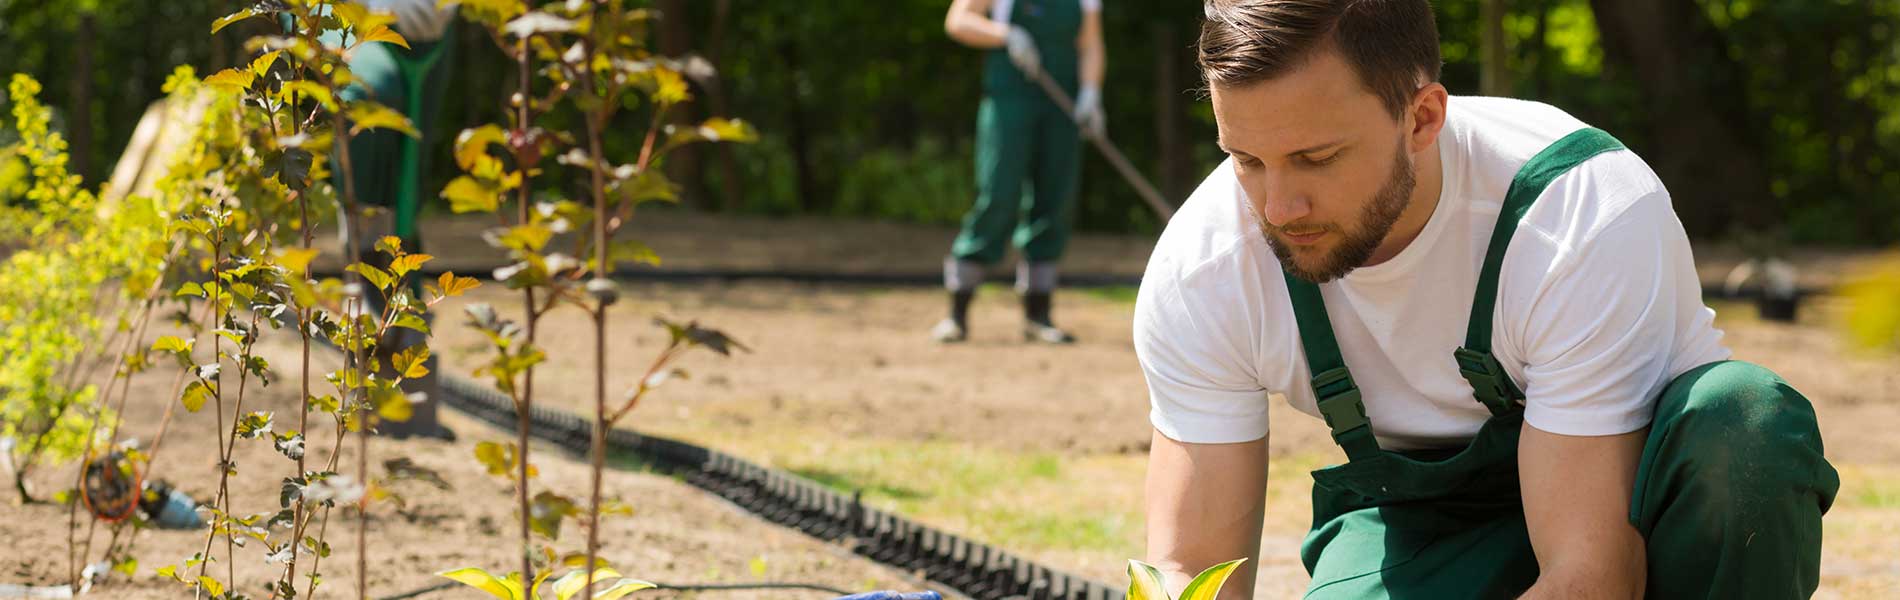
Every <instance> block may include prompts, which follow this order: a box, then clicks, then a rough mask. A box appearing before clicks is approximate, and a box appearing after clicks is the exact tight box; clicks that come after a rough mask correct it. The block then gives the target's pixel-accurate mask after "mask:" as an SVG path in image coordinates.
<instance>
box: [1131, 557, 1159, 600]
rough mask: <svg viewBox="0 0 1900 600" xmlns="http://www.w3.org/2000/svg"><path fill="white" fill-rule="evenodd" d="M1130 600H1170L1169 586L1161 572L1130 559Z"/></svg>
mask: <svg viewBox="0 0 1900 600" xmlns="http://www.w3.org/2000/svg"><path fill="white" fill-rule="evenodd" d="M1128 600H1169V599H1168V584H1167V581H1166V580H1165V579H1163V578H1162V576H1161V570H1160V569H1156V568H1154V567H1153V566H1152V565H1149V564H1148V563H1145V562H1141V561H1139V560H1135V559H1132V558H1131V559H1128Z"/></svg>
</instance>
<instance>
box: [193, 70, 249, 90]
mask: <svg viewBox="0 0 1900 600" xmlns="http://www.w3.org/2000/svg"><path fill="white" fill-rule="evenodd" d="M256 80H257V75H256V74H255V73H252V72H250V71H239V70H237V69H225V70H223V71H218V72H217V74H214V75H212V76H210V77H206V78H205V84H206V85H212V86H217V87H222V88H231V89H235V90H239V91H242V90H247V89H250V88H251V82H253V81H256Z"/></svg>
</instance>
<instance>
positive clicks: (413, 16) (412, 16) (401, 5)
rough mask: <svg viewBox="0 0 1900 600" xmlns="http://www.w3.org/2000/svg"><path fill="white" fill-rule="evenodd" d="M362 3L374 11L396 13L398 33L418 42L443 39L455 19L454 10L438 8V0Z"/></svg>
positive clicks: (363, 0)
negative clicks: (444, 31) (450, 22)
mask: <svg viewBox="0 0 1900 600" xmlns="http://www.w3.org/2000/svg"><path fill="white" fill-rule="evenodd" d="M360 1H361V2H362V3H363V6H364V7H366V8H368V9H370V10H372V11H378V12H388V13H394V14H395V15H396V31H397V32H399V33H401V34H402V36H403V37H404V38H406V39H410V40H415V41H418V42H427V41H432V40H437V39H441V38H442V31H443V30H444V29H447V28H448V26H449V21H451V20H453V19H454V18H455V10H454V9H453V8H436V0H360Z"/></svg>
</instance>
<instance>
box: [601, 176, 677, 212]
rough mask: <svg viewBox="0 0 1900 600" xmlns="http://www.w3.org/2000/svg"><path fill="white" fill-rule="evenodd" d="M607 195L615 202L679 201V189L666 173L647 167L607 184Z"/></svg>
mask: <svg viewBox="0 0 1900 600" xmlns="http://www.w3.org/2000/svg"><path fill="white" fill-rule="evenodd" d="M607 193H608V195H610V196H612V197H613V199H614V201H615V202H632V203H634V204H639V203H642V202H652V201H661V202H673V203H678V202H679V191H678V189H677V188H676V187H675V186H674V185H673V182H672V181H670V180H668V179H667V178H666V174H665V173H663V172H661V171H659V170H657V169H648V170H646V171H644V172H641V173H638V174H635V175H632V176H631V177H628V178H626V179H621V180H618V181H614V182H613V183H611V184H609V185H608V186H607Z"/></svg>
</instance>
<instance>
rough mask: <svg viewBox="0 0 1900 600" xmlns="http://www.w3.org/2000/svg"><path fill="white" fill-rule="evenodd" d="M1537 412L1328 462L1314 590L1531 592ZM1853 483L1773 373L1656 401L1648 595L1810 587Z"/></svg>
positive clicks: (1730, 366)
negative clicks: (1526, 478)
mask: <svg viewBox="0 0 1900 600" xmlns="http://www.w3.org/2000/svg"><path fill="white" fill-rule="evenodd" d="M1522 424H1523V412H1522V410H1521V409H1520V410H1514V411H1511V412H1508V413H1505V414H1501V415H1497V416H1494V417H1492V419H1491V420H1490V421H1489V422H1487V423H1485V425H1484V427H1483V429H1481V430H1480V431H1479V433H1478V435H1477V437H1476V438H1475V439H1473V440H1472V442H1471V444H1470V445H1469V446H1467V447H1466V448H1464V449H1462V450H1453V451H1439V452H1429V451H1428V452H1406V453H1396V452H1389V451H1380V452H1379V453H1378V454H1376V455H1373V456H1370V457H1366V458H1364V459H1355V460H1353V461H1351V462H1348V463H1347V464H1344V465H1339V466H1334V467H1330V468H1327V469H1322V470H1319V471H1315V472H1314V473H1313V478H1314V486H1313V529H1312V531H1311V532H1310V533H1309V534H1308V535H1307V538H1306V543H1305V545H1304V546H1303V547H1302V549H1301V558H1302V560H1303V561H1304V562H1305V564H1306V568H1307V571H1308V572H1309V573H1311V574H1312V575H1313V582H1312V585H1311V587H1310V588H1309V589H1308V591H1307V595H1306V597H1308V598H1329V599H1335V598H1340V599H1343V598H1418V599H1428V598H1429V599H1438V598H1516V597H1517V595H1518V594H1520V593H1522V592H1523V591H1524V590H1525V589H1526V588H1528V587H1529V586H1530V585H1531V584H1532V583H1533V582H1535V581H1536V579H1537V572H1538V568H1537V559H1536V556H1535V555H1534V554H1533V553H1532V549H1531V544H1530V538H1529V536H1528V534H1527V533H1526V529H1525V523H1524V511H1523V502H1522V497H1521V492H1520V490H1519V487H1518V477H1517V441H1518V434H1519V432H1520V427H1521V426H1522ZM1839 488H1840V478H1839V476H1838V474H1836V473H1835V471H1834V468H1833V467H1832V466H1830V465H1829V464H1828V462H1827V460H1826V459H1825V458H1823V456H1822V448H1821V436H1820V432H1819V429H1818V427H1817V425H1816V423H1815V418H1814V407H1813V405H1811V404H1810V403H1809V402H1808V400H1807V398H1805V397H1803V396H1802V395H1801V394H1800V392H1797V391H1795V389H1794V388H1793V387H1790V386H1789V385H1788V383H1787V382H1786V381H1783V380H1782V379H1781V378H1780V377H1778V376H1776V375H1775V374H1774V373H1772V372H1769V371H1768V370H1767V369H1763V368H1761V367H1758V366H1755V365H1752V364H1748V363H1744V362H1733V361H1731V362H1719V363H1713V364H1709V365H1705V366H1702V367H1700V368H1697V369H1694V370H1691V371H1689V372H1687V373H1684V374H1683V375H1681V376H1680V377H1677V378H1676V379H1675V380H1674V381H1672V382H1671V383H1670V384H1669V386H1668V387H1667V388H1666V389H1665V390H1664V391H1663V393H1662V397H1661V398H1660V399H1659V401H1658V402H1657V406H1656V416H1655V420H1654V421H1653V422H1652V423H1651V425H1650V430H1649V434H1648V441H1647V442H1646V443H1645V445H1644V447H1643V454H1642V459H1641V461H1640V463H1639V464H1638V466H1637V472H1636V489H1635V493H1634V494H1633V497H1632V498H1631V500H1630V507H1629V522H1630V523H1631V524H1632V525H1634V526H1635V527H1636V529H1637V531H1638V532H1640V533H1641V534H1642V535H1643V537H1644V539H1645V540H1647V544H1648V560H1649V574H1648V582H1649V583H1648V597H1650V598H1657V599H1668V600H1676V599H1691V598H1723V599H1733V598H1806V597H1808V596H1809V595H1811V594H1813V593H1814V590H1815V588H1816V586H1817V585H1818V584H1819V577H1820V561H1821V515H1822V514H1824V513H1826V512H1827V509H1828V506H1829V505H1830V504H1832V502H1833V500H1834V495H1835V492H1836V491H1838V489H1839Z"/></svg>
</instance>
